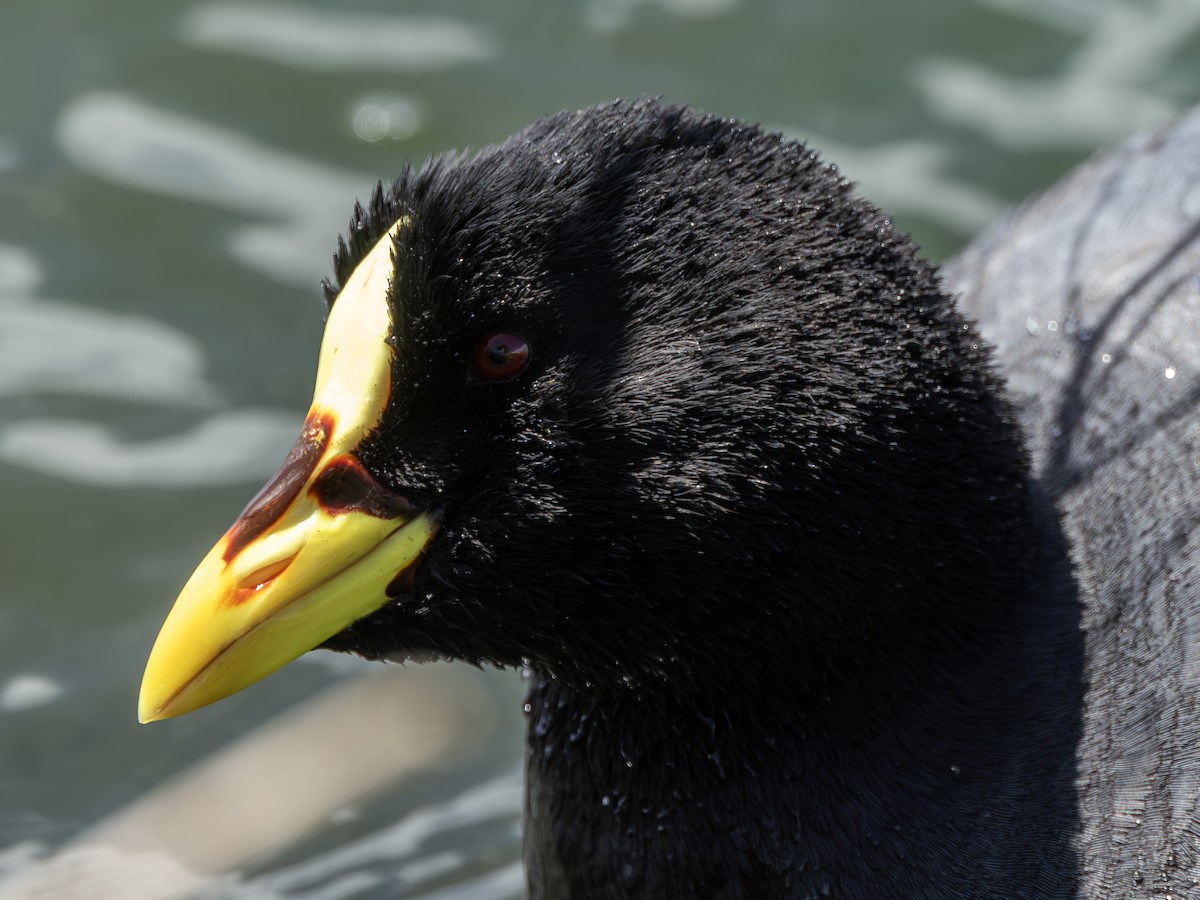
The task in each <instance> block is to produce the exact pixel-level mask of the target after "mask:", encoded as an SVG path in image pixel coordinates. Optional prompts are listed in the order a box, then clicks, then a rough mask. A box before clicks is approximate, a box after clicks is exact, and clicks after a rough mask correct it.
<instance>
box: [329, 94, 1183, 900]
mask: <svg viewBox="0 0 1200 900" xmlns="http://www.w3.org/2000/svg"><path fill="white" fill-rule="evenodd" d="M404 216H408V217H410V218H411V223H410V225H409V227H407V228H405V229H404V230H402V231H401V233H400V236H399V237H398V239H397V244H396V249H395V273H394V279H393V282H392V291H391V297H390V304H391V314H392V321H393V334H392V342H393V346H394V349H395V363H394V372H393V381H394V383H395V384H397V385H400V386H402V389H397V390H394V391H393V392H392V394H391V397H390V400H389V406H388V409H387V413H386V415H385V416H384V419H383V422H382V424H381V425H380V426H379V428H378V429H376V430H375V431H374V433H372V434H371V435H370V436H369V437H368V438H367V439H366V440H365V441H364V442H363V444H362V446H361V448H359V457H360V459H361V461H362V463H363V464H364V465H365V467H366V468H367V470H368V471H369V472H370V473H371V474H373V475H374V476H375V477H376V478H377V479H379V481H380V482H382V483H383V484H384V485H386V486H387V487H388V488H390V489H392V490H394V491H396V492H398V493H400V494H402V495H403V496H405V497H407V498H408V499H409V500H411V502H412V503H413V505H414V506H415V507H421V508H438V509H440V510H441V516H442V521H443V526H442V531H441V533H440V534H439V535H438V536H437V538H436V539H435V541H434V543H433V544H432V545H431V546H430V548H429V550H428V552H427V554H426V556H425V558H424V560H423V562H422V563H421V566H420V568H419V569H418V570H417V572H416V575H415V580H414V583H413V586H412V589H411V591H410V592H409V593H407V594H405V595H404V596H402V597H400V598H399V599H398V600H396V601H395V602H394V603H392V604H390V605H388V606H386V607H385V608H384V609H382V610H380V611H379V612H377V613H375V614H372V615H370V616H368V617H366V618H364V619H361V620H359V621H358V622H357V623H355V624H354V625H353V626H351V627H350V628H349V629H347V630H346V631H344V632H342V633H341V634H339V635H337V636H335V637H334V638H332V639H330V640H329V641H328V642H327V643H326V646H329V647H332V648H334V649H340V650H350V651H354V652H357V653H360V654H362V655H365V656H368V657H392V658H396V657H405V656H420V655H427V654H433V655H437V656H442V657H446V658H452V659H462V660H467V661H470V662H488V663H494V664H499V665H505V666H526V667H528V670H529V678H530V688H529V696H528V705H527V710H528V718H529V734H528V757H527V777H528V802H527V815H526V837H525V840H526V863H527V868H528V871H529V877H530V885H531V895H532V896H533V897H534V898H627V897H654V898H659V897H673V898H686V897H704V898H717V897H728V898H785V897H787V898H791V897H823V896H835V897H836V896H842V897H879V898H884V897H914V898H916V897H954V898H963V897H1070V896H1096V890H1094V889H1095V888H1096V887H1097V885H1096V883H1095V882H1094V881H1093V880H1092V876H1091V875H1090V874H1089V873H1092V872H1094V871H1095V870H1096V869H1097V866H1098V865H1100V860H1101V857H1102V855H1103V854H1104V853H1105V852H1106V848H1105V847H1104V846H1102V845H1103V841H1102V840H1101V841H1099V842H1096V841H1092V842H1090V843H1088V844H1087V845H1086V846H1081V844H1080V841H1079V836H1080V835H1081V834H1082V833H1084V832H1085V831H1086V832H1087V833H1088V834H1089V835H1093V834H1094V833H1095V831H1096V829H1097V828H1098V827H1100V828H1103V826H1102V825H1101V826H1098V825H1097V823H1095V822H1084V821H1081V808H1080V804H1079V795H1080V791H1081V787H1080V786H1081V784H1082V781H1081V779H1083V778H1084V777H1085V776H1088V777H1091V776H1093V775H1095V774H1096V772H1097V771H1098V769H1097V766H1096V765H1095V764H1094V760H1083V761H1082V762H1081V760H1080V759H1079V757H1078V756H1077V753H1078V748H1079V747H1080V746H1092V745H1091V744H1089V743H1088V740H1087V739H1086V738H1087V736H1086V735H1085V734H1084V709H1085V701H1086V697H1087V695H1086V690H1087V685H1086V679H1085V669H1086V662H1085V644H1084V632H1083V630H1082V627H1081V607H1082V602H1083V601H1082V600H1081V598H1080V596H1079V594H1078V589H1077V587H1076V585H1075V583H1074V580H1073V576H1072V570H1071V554H1070V553H1069V552H1068V546H1067V541H1066V538H1065V537H1064V535H1063V533H1062V530H1061V529H1060V524H1059V519H1058V515H1057V513H1056V509H1055V505H1054V500H1055V499H1056V495H1055V492H1056V491H1057V488H1056V487H1055V486H1054V485H1051V490H1050V491H1047V490H1046V489H1045V488H1044V487H1043V485H1042V483H1041V482H1039V480H1038V479H1037V478H1035V476H1034V475H1033V474H1032V473H1031V467H1030V463H1029V459H1028V458H1027V455H1026V452H1025V450H1024V448H1023V444H1022V436H1021V434H1020V431H1019V428H1018V425H1017V415H1016V413H1015V412H1014V410H1013V409H1012V408H1011V407H1010V405H1009V402H1008V401H1007V400H1006V398H1005V395H1004V390H1003V388H1002V384H1001V380H1000V378H999V377H998V375H997V373H996V371H995V369H994V367H993V364H992V354H991V352H990V351H989V348H988V347H987V346H985V344H984V343H983V342H982V340H981V338H980V336H979V334H978V333H977V331H976V330H975V328H974V326H973V325H972V324H971V323H970V322H969V321H967V320H966V319H965V318H964V317H963V316H962V315H961V314H960V313H959V312H958V311H957V310H956V308H955V305H954V303H953V302H952V300H951V299H950V298H949V296H948V294H947V292H946V291H945V290H944V289H943V287H942V286H941V284H940V283H939V278H938V275H937V273H936V271H935V269H934V268H933V267H932V266H930V265H929V264H928V263H926V262H924V261H922V260H921V259H920V258H919V257H918V256H917V255H916V251H915V248H914V247H913V245H912V244H911V242H910V241H909V240H908V239H907V238H906V237H904V236H903V235H900V234H898V233H897V232H896V231H895V230H894V229H893V227H892V225H891V223H890V221H889V220H888V219H887V218H886V217H885V216H884V215H883V214H881V213H880V212H879V211H878V210H877V209H876V208H875V207H873V206H872V205H870V204H869V203H867V202H865V201H863V200H862V199H860V198H858V197H857V196H856V195H855V193H854V192H853V190H852V188H851V186H850V185H849V184H848V182H847V181H846V180H845V179H844V178H843V177H842V176H841V175H840V173H839V172H838V171H837V170H836V169H835V168H834V167H832V166H830V165H828V164H826V163H825V162H823V161H822V160H821V159H820V158H819V157H818V156H817V155H816V154H815V153H813V152H812V151H810V150H808V149H807V148H806V147H804V146H803V145H801V144H797V143H794V142H791V141H788V140H785V139H783V138H781V137H780V136H778V135H772V134H767V133H764V132H762V131H760V130H758V129H757V128H754V127H750V126H747V125H743V124H741V123H738V122H735V121H730V120H723V119H718V118H713V117H706V116H700V115H697V114H695V113H693V112H690V111H688V110H686V109H680V108H675V107H670V106H667V105H664V104H662V103H660V102H657V101H652V100H651V101H642V102H637V103H624V102H621V103H615V104H612V105H608V106H604V107H597V108H593V109H588V110H584V111H582V112H577V113H564V114H560V115H558V116H554V117H551V118H548V119H545V120H542V121H540V122H538V123H535V124H534V125H532V126H530V127H529V128H527V129H526V130H524V131H523V132H521V133H519V134H517V135H515V136H514V137H512V138H510V139H509V140H508V141H506V142H504V143H503V144H501V145H498V146H495V147H489V148H485V149H484V150H482V151H480V152H479V153H478V154H476V155H475V156H471V157H466V156H445V157H441V158H438V159H435V160H434V161H432V162H431V163H430V164H428V165H427V166H425V167H424V168H423V169H422V170H421V171H420V172H419V173H414V172H412V171H409V172H406V173H405V174H404V175H403V176H402V177H401V178H400V179H399V180H397V181H396V182H395V183H394V184H392V185H390V186H387V187H385V188H381V189H380V190H379V191H377V193H376V194H375V196H374V197H373V198H372V200H371V201H370V203H369V204H367V205H366V206H365V207H361V208H358V209H356V211H355V214H354V218H353V220H352V223H351V230H350V236H349V239H348V240H347V241H346V242H345V243H344V244H343V245H342V246H341V247H340V249H339V252H338V254H337V257H336V259H335V273H336V279H338V280H340V281H344V280H345V279H346V278H347V277H348V276H349V273H350V272H351V271H352V270H353V269H354V267H355V265H356V263H357V262H358V260H359V259H360V258H361V257H362V256H363V254H364V253H365V252H366V251H367V250H368V249H369V248H370V247H371V246H373V245H374V243H375V242H376V241H377V240H378V239H379V238H380V236H382V235H383V234H384V233H385V232H386V231H387V230H388V228H389V227H390V226H391V225H392V224H393V223H394V222H395V221H397V220H398V219H400V218H401V217H404ZM338 290H339V288H338V284H337V283H333V284H328V285H327V286H326V294H327V298H328V299H329V300H330V302H332V303H336V302H337V299H336V297H337V293H338ZM496 333H504V334H514V335H519V336H520V337H521V338H523V339H525V340H527V341H528V342H529V345H530V347H531V348H532V356H531V361H530V363H529V365H528V367H527V368H526V369H525V370H524V371H522V372H520V374H519V375H517V376H516V377H514V378H512V379H511V380H506V381H502V382H492V381H489V380H487V379H486V378H481V377H480V376H479V374H478V372H477V371H476V370H475V362H474V360H475V359H476V357H475V356H474V353H475V350H476V348H477V346H478V345H479V343H480V341H481V340H484V339H486V338H487V337H488V336H489V335H492V334H496ZM1099 674H1100V675H1103V674H1104V673H1099ZM1095 675H1096V673H1093V677H1095ZM1091 752H1093V753H1097V752H1100V751H1097V750H1094V749H1093V751H1091ZM1101 768H1102V767H1101ZM1164 777H1169V773H1168V774H1167V775H1164ZM1085 788H1086V785H1085ZM1189 821H1190V822H1191V825H1190V826H1187V825H1186V823H1183V822H1181V823H1180V826H1179V827H1180V828H1181V829H1182V828H1184V827H1185V826H1186V827H1195V819H1194V818H1193V819H1191V820H1189ZM1130 877H1131V878H1132V876H1130ZM1117 881H1119V879H1114V882H1113V883H1116V882H1117ZM1180 883H1181V882H1180ZM1131 884H1132V881H1131ZM1108 886H1110V887H1111V885H1108ZM1118 887H1119V885H1118ZM1114 890H1116V888H1114Z"/></svg>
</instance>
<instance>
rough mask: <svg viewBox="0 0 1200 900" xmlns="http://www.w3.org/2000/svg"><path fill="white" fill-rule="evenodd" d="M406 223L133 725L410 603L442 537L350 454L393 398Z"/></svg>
mask: <svg viewBox="0 0 1200 900" xmlns="http://www.w3.org/2000/svg"><path fill="white" fill-rule="evenodd" d="M406 222H407V220H406V219H401V220H400V221H398V222H397V223H396V224H395V225H393V226H392V228H391V229H390V230H389V231H388V233H387V234H386V235H384V236H383V238H381V239H380V241H379V243H378V244H377V245H376V246H375V247H374V248H373V249H372V250H371V252H370V253H369V254H367V256H366V257H365V258H364V259H363V261H362V262H361V263H360V264H359V266H358V268H357V269H355V270H354V273H353V274H352V275H351V276H350V278H349V280H348V281H347V282H346V285H345V287H344V288H343V289H342V292H341V293H340V294H339V296H338V299H337V302H335V303H334V305H333V309H332V310H331V311H330V315H329V321H328V322H327V324H326V326H325V336H324V339H323V340H322V342H321V356H320V362H319V364H318V367H317V385H316V389H315V391H314V393H313V404H312V408H311V409H310V410H309V413H308V417H307V419H306V420H305V423H304V429H303V430H302V432H301V434H300V437H299V439H298V440H297V441H296V444H295V446H294V447H293V448H292V451H291V453H289V454H288V457H287V459H286V460H285V461H284V463H283V466H282V467H281V468H280V469H279V471H278V472H277V473H276V474H275V476H274V477H273V478H272V479H271V480H270V481H269V482H268V483H267V485H266V487H264V488H263V489H262V490H261V491H260V492H259V493H258V495H257V496H256V497H255V498H254V499H253V500H251V501H250V504H249V505H248V506H247V507H246V508H245V510H243V511H242V514H241V515H240V516H239V517H238V519H237V521H236V522H235V523H234V524H233V526H232V527H231V528H230V529H229V531H227V532H226V533H225V534H224V536H222V538H221V539H220V541H218V542H217V545H216V546H215V547H213V548H212V550H211V551H209V553H208V555H207V556H206V557H205V558H204V560H203V561H202V562H201V563H200V565H199V567H198V568H197V569H196V571H195V573H193V575H192V577H191V578H190V579H189V580H188V582H187V584H186V585H184V588H183V591H182V592H181V593H180V595H179V598H178V599H177V600H176V601H175V606H174V608H172V610H171V612H170V614H169V615H168V616H167V620H166V622H164V623H163V627H162V630H161V631H160V632H159V635H158V639H157V640H156V641H155V643H154V649H153V650H151V651H150V659H149V661H148V662H147V663H146V671H145V674H144V675H143V677H142V691H141V697H140V699H139V702H138V718H139V719H140V720H141V721H142V722H152V721H155V720H156V719H165V718H169V717H171V716H177V715H181V714H182V713H185V712H190V711H191V710H193V709H196V708H198V707H201V706H205V705H207V704H209V703H213V702H215V701H217V700H220V699H222V698H223V697H226V696H228V695H229V694H232V693H234V692H235V691H239V690H241V689H242V688H244V687H246V686H248V685H250V684H252V683H254V682H255V681H258V680H259V679H260V678H263V677H265V676H266V675H269V674H270V673H271V672H273V671H275V670H276V669H278V668H280V667H281V666H283V665H285V664H287V663H288V662H291V661H292V660H293V659H295V658H296V657H298V656H300V655H301V654H303V653H305V652H307V651H308V650H311V649H313V648H314V647H316V646H317V645H319V644H321V643H322V642H323V641H325V640H326V639H327V638H330V637H332V636H333V635H335V634H337V633H338V632H340V631H342V630H343V629H345V628H346V627H347V626H349V625H350V624H351V623H352V622H354V621H355V620H357V619H360V618H362V617H363V616H365V615H368V614H370V613H372V612H374V611H376V610H378V609H380V608H381V607H383V606H384V605H386V604H387V603H388V602H389V601H390V600H391V599H392V598H394V597H395V596H398V595H399V594H400V593H403V591H404V590H405V588H406V587H407V585H408V583H409V579H410V578H411V576H412V570H413V568H414V566H415V565H416V563H417V562H418V561H419V559H420V556H421V554H422V552H423V551H424V549H425V548H426V546H428V544H429V542H430V540H432V538H433V536H434V534H435V533H436V531H437V522H436V519H435V517H434V516H432V515H431V514H430V513H429V512H428V511H422V510H415V509H413V508H412V507H411V506H410V504H409V503H408V502H407V500H406V499H405V498H404V497H403V496H401V495H399V494H397V493H395V492H394V491H391V490H389V489H388V488H386V487H385V486H383V485H381V484H380V483H379V482H378V481H376V480H375V478H374V477H372V475H371V474H370V473H369V472H367V471H366V469H365V468H363V466H362V464H361V463H360V462H359V460H358V458H357V457H356V455H355V451H356V448H357V447H358V446H359V444H361V442H362V439H363V438H364V437H365V436H366V435H367V434H369V433H370V432H371V431H372V430H373V429H374V428H375V427H376V426H377V425H378V424H379V421H380V419H381V418H382V416H383V413H384V410H385V409H386V408H387V403H388V397H389V395H390V391H391V368H392V351H391V347H390V345H389V344H388V337H389V335H390V333H391V321H390V313H389V311H388V310H389V307H388V303H387V294H388V290H389V286H390V279H391V273H392V268H393V263H392V247H393V242H394V240H395V236H396V234H397V233H398V231H399V230H400V229H401V228H403V227H404V225H405V224H406Z"/></svg>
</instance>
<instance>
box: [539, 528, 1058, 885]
mask: <svg viewBox="0 0 1200 900" xmlns="http://www.w3.org/2000/svg"><path fill="white" fill-rule="evenodd" d="M1063 558H1065V557H1064V556H1062V555H1061V548H1060V547H1058V546H1057V540H1056V539H1055V537H1054V536H1053V535H1051V536H1048V538H1047V544H1046V547H1045V551H1044V560H1043V561H1042V562H1041V563H1032V564H1031V561H1030V560H1024V561H1023V562H1022V566H1021V570H1022V571H1023V572H1024V573H1025V574H1024V575H1022V576H1021V579H1022V580H1024V581H1025V582H1026V583H1025V584H1024V590H1023V593H1022V594H1020V595H1018V596H1008V597H1005V598H1004V599H1003V602H1004V604H1005V607H1006V608H1007V610H1008V611H1009V613H1010V615H1009V617H1008V619H1007V621H1006V622H1005V623H1004V624H1003V625H1000V626H997V625H996V623H995V621H991V622H988V623H987V624H986V626H985V628H986V633H981V634H974V635H973V634H970V633H969V631H966V630H964V632H963V641H962V643H961V644H960V645H958V646H957V647H943V648H941V649H940V650H939V651H938V655H937V656H936V657H930V656H929V650H928V649H927V648H912V653H911V655H910V657H909V658H902V657H903V651H902V648H892V650H891V651H890V652H891V653H892V654H893V656H894V657H895V658H891V659H888V658H883V659H880V658H878V657H871V656H870V653H871V650H870V648H864V658H863V659H862V670H861V671H849V670H847V671H846V672H844V673H835V674H833V675H832V676H831V677H830V678H829V679H828V680H827V681H826V682H825V683H824V684H822V686H821V687H820V688H819V689H818V690H815V691H814V690H798V689H782V688H781V689H778V690H777V691H775V692H772V691H770V690H765V691H755V692H752V694H751V692H746V693H747V694H751V695H743V696H739V695H737V694H730V693H728V692H725V693H722V692H712V691H705V692H704V693H703V695H702V696H698V695H697V694H690V695H689V694H687V693H686V692H680V691H678V690H675V689H668V688H666V687H663V688H661V689H659V690H657V691H649V692H647V691H646V690H641V691H640V692H638V691H635V690H633V689H630V690H628V691H624V692H619V693H616V694H613V693H609V694H607V695H602V694H600V693H598V692H596V691H594V690H592V689H578V688H575V687H571V686H569V685H567V684H565V683H563V682H561V681H556V680H553V679H550V678H546V677H541V676H539V675H536V674H535V675H534V676H533V679H532V683H531V686H530V690H529V697H528V702H529V704H530V713H529V739H528V758H527V766H526V768H527V784H528V799H527V807H528V808H527V818H526V829H527V831H526V838H525V841H526V864H527V868H528V870H529V875H530V889H531V896H532V897H533V898H535V900H551V898H554V900H560V898H588V900H596V898H614V900H615V898H631V897H647V898H649V897H673V898H691V897H696V898H699V897H704V898H713V897H747V898H750V897H753V898H771V897H778V898H785V897H787V898H790V897H809V896H812V897H822V896H835V897H837V896H847V897H902V896H903V897H926V896H930V897H964V896H971V895H975V894H978V891H979V888H980V885H981V884H987V885H989V888H988V890H987V893H988V895H989V896H1012V897H1016V896H1038V897H1056V896H1069V895H1071V893H1072V889H1073V885H1072V884H1067V883H1066V879H1068V878H1069V877H1070V876H1069V874H1065V873H1070V872H1072V871H1074V865H1073V860H1072V857H1071V854H1072V851H1071V849H1070V846H1069V840H1068V836H1069V834H1070V833H1071V831H1072V827H1071V826H1072V817H1073V815H1074V812H1073V805H1074V804H1073V798H1074V787H1073V778H1074V759H1073V747H1074V743H1075V740H1076V738H1077V734H1078V728H1079V715H1080V700H1081V678H1080V671H1081V661H1082V647H1081V641H1080V639H1079V634H1078V612H1077V610H1076V609H1075V607H1074V601H1073V598H1072V594H1071V591H1070V587H1069V584H1070V582H1069V575H1068V573H1067V572H1066V571H1065V569H1064V567H1063V564H1062V563H1061V562H1060V560H1062V559H1063ZM996 574H997V573H985V572H981V573H979V585H980V596H978V597H971V598H960V600H959V602H960V604H965V605H966V608H969V606H970V605H972V604H986V603H988V602H992V601H995V602H1000V601H999V599H998V598H995V597H987V596H986V594H987V591H988V583H989V581H990V580H991V577H992V576H994V575H996ZM995 580H996V581H997V582H998V583H999V584H1000V585H1002V589H1003V590H1004V591H1006V592H1007V591H1010V590H1011V589H1012V588H1014V587H1016V585H1015V584H1014V583H1013V581H1014V578H1013V576H1012V575H1011V574H1006V575H1005V577H999V578H996V579H995ZM962 618H963V620H964V621H967V620H969V616H963V617H962ZM796 652H797V653H802V652H803V647H797V648H796ZM723 663H724V664H725V665H728V666H736V665H738V660H737V659H736V658H732V657H731V658H728V659H727V660H725V661H723ZM843 676H844V677H843ZM737 680H738V679H737V678H736V675H731V677H730V683H731V684H736V683H737ZM1030 785H1032V786H1033V787H1032V788H1030ZM847 848H852V849H853V852H852V853H847ZM1034 886H1036V888H1035V887H1034Z"/></svg>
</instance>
